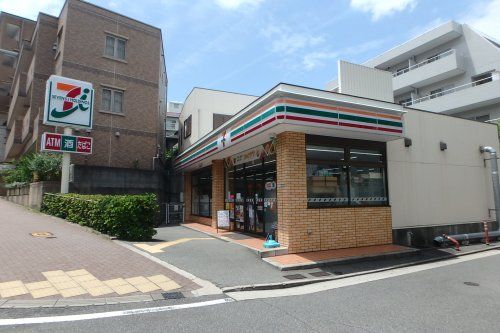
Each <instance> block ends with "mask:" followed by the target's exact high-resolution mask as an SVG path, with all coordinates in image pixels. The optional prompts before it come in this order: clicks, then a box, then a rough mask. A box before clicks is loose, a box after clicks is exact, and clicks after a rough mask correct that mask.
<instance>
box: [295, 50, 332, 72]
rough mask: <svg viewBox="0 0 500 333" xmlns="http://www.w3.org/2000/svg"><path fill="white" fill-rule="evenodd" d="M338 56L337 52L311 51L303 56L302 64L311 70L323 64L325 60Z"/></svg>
mask: <svg viewBox="0 0 500 333" xmlns="http://www.w3.org/2000/svg"><path fill="white" fill-rule="evenodd" d="M338 56H339V54H338V53H337V52H311V53H308V54H306V55H305V56H304V58H303V59H302V64H303V65H304V69H306V70H308V71H311V70H313V69H316V68H318V67H322V66H323V65H325V61H327V60H332V59H335V58H337V57H338Z"/></svg>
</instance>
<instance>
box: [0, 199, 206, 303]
mask: <svg viewBox="0 0 500 333" xmlns="http://www.w3.org/2000/svg"><path fill="white" fill-rule="evenodd" d="M0 262H1V263H2V264H1V267H0V305H2V303H3V306H5V305H6V304H7V303H8V302H12V300H17V301H18V302H19V301H20V300H33V299H43V300H59V301H63V303H64V300H66V299H68V302H67V303H68V304H70V303H71V302H69V301H70V300H71V299H75V298H78V299H95V298H108V299H113V298H115V299H114V302H115V303H116V302H118V301H119V300H117V299H116V298H117V297H119V296H128V299H129V300H130V299H133V298H134V297H135V298H137V299H147V298H148V297H149V296H150V294H151V293H156V294H160V293H162V292H179V293H182V296H183V297H184V296H192V292H193V291H195V290H197V289H199V288H200V286H199V285H197V284H196V283H195V282H194V281H193V280H192V279H190V278H189V277H185V276H182V275H181V274H179V273H177V272H174V271H172V270H170V269H167V268H165V267H164V266H162V265H160V264H158V263H155V262H153V261H151V260H149V259H147V258H145V257H144V256H142V255H140V254H137V253H134V252H133V251H130V250H128V249H126V248H125V247H123V246H120V245H119V244H117V243H115V242H113V241H112V240H110V239H109V238H107V237H106V236H104V235H98V234H95V233H92V232H90V231H89V230H88V229H86V228H83V227H81V226H79V225H77V224H73V223H69V222H67V221H64V220H61V219H58V218H55V217H52V216H47V215H45V214H41V213H38V212H35V211H30V210H27V209H25V208H24V207H22V206H18V205H15V204H13V203H10V202H7V201H5V200H3V199H0ZM144 296H148V297H144ZM149 299H151V297H149ZM6 301H7V302H6ZM7 305H8V304H7Z"/></svg>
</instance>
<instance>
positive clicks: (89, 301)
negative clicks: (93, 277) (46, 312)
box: [0, 292, 193, 309]
mask: <svg viewBox="0 0 500 333" xmlns="http://www.w3.org/2000/svg"><path fill="white" fill-rule="evenodd" d="M188 294H190V292H183V293H182V296H183V298H192V297H193V296H192V295H188ZM160 300H168V298H166V297H164V296H163V294H162V293H152V294H145V295H130V296H117V297H107V298H81V299H73V298H58V299H47V300H43V299H41V300H30V299H12V300H8V299H0V309H33V308H37V309H38V308H70V307H82V306H93V305H113V304H126V303H139V302H141V303H142V302H153V301H160Z"/></svg>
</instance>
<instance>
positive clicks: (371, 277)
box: [226, 251, 500, 301]
mask: <svg viewBox="0 0 500 333" xmlns="http://www.w3.org/2000/svg"><path fill="white" fill-rule="evenodd" d="M498 254H500V252H498V251H487V252H481V253H476V254H470V255H466V256H461V257H457V258H454V259H450V260H446V261H438V262H433V263H428V264H422V265H417V266H410V267H402V268H396V269H393V270H388V271H383V272H376V273H371V274H365V275H358V276H353V277H349V278H344V279H338V280H331V281H327V282H320V283H315V284H309V285H304V286H299V287H294V288H286V289H275V290H255V291H236V292H228V293H226V294H227V295H228V296H229V297H231V298H233V299H235V300H237V301H243V300H249V299H261V298H273V297H286V296H298V295H306V294H312V293H317V292H321V291H325V290H330V289H337V288H342V287H348V286H352V285H356V284H361V283H366V282H372V281H377V280H382V279H387V278H392V277H396V276H401V275H406V274H412V273H417V272H421V271H425V270H429V269H434V268H439V267H444V266H449V265H454V264H459V263H463V262H467V261H471V260H475V259H481V258H486V257H490V256H494V255H498Z"/></svg>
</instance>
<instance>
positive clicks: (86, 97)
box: [43, 75, 94, 129]
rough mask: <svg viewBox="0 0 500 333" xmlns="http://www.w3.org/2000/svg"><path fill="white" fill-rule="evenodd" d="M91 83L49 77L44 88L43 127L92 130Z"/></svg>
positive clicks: (92, 92)
mask: <svg viewBox="0 0 500 333" xmlns="http://www.w3.org/2000/svg"><path fill="white" fill-rule="evenodd" d="M93 104H94V89H93V88H92V83H90V82H85V81H79V80H73V79H70V78H67V77H62V76H57V75H51V76H50V78H49V79H48V80H47V85H46V87H45V108H44V114H43V123H44V124H45V125H54V126H64V127H72V128H86V129H90V128H92V111H93Z"/></svg>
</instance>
